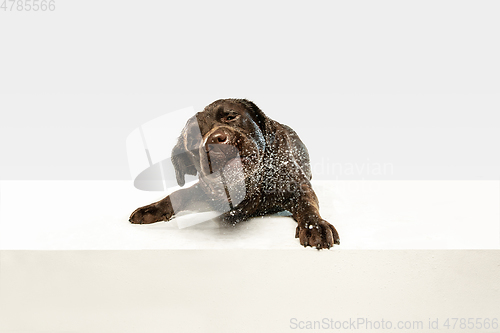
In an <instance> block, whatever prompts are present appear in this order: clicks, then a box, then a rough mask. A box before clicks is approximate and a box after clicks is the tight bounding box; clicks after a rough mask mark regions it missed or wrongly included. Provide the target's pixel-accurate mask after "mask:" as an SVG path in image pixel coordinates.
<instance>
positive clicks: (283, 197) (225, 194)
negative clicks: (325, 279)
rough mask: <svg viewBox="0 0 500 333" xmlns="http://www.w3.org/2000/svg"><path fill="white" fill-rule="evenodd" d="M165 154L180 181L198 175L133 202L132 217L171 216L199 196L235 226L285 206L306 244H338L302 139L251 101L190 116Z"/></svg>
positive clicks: (228, 102)
mask: <svg viewBox="0 0 500 333" xmlns="http://www.w3.org/2000/svg"><path fill="white" fill-rule="evenodd" d="M171 161H172V164H173V166H174V168H175V175H176V180H177V183H178V184H179V186H181V187H183V186H184V184H185V176H186V175H193V176H196V175H198V178H199V180H198V181H197V182H196V183H195V184H194V185H192V186H190V187H188V188H182V189H180V190H178V191H175V192H173V193H171V194H170V195H169V196H167V197H165V198H164V199H162V200H160V201H158V202H154V203H152V204H150V205H147V206H144V207H140V208H138V209H136V210H135V211H134V212H133V213H132V214H131V216H130V219H129V221H130V222H131V223H136V224H144V223H153V222H158V221H169V220H170V219H172V218H173V217H174V216H175V213H176V212H179V211H182V210H186V209H187V207H189V206H192V205H193V204H194V205H196V204H198V203H199V204H208V205H209V206H210V207H211V208H212V209H213V210H215V211H219V212H221V216H220V219H221V220H222V221H225V222H227V223H230V224H233V225H235V224H236V223H238V222H241V221H244V220H246V219H248V218H250V217H256V216H262V215H267V214H273V213H278V212H281V211H288V212H290V213H291V215H292V217H293V219H294V220H295V221H296V222H297V228H296V232H295V237H296V238H299V240H300V244H302V245H303V246H304V247H307V246H311V247H315V248H317V249H329V248H330V247H332V246H333V245H334V244H337V245H338V244H340V237H339V234H338V232H337V230H336V229H335V227H334V226H333V225H331V224H330V223H328V222H327V221H325V220H323V219H322V218H321V216H320V213H319V203H318V198H317V197H316V194H315V193H314V190H313V188H312V186H311V179H312V174H311V167H310V162H309V153H308V151H307V148H306V146H305V145H304V144H303V143H302V141H301V140H300V138H299V136H298V135H297V133H295V131H294V130H292V129H291V128H290V127H288V126H286V125H283V124H280V123H279V122H277V121H275V120H272V119H270V118H269V117H267V116H266V115H265V114H264V113H263V112H262V111H261V110H260V109H259V108H258V107H257V105H255V104H254V103H253V102H251V101H249V100H246V99H220V100H217V101H215V102H213V103H211V104H210V105H208V106H207V107H205V109H204V110H203V111H202V112H198V113H197V114H196V115H194V116H193V117H192V118H190V119H189V120H188V121H187V123H186V126H185V127H184V129H183V130H182V133H181V135H180V137H179V139H178V141H177V144H176V145H175V146H174V148H173V150H172V156H171Z"/></svg>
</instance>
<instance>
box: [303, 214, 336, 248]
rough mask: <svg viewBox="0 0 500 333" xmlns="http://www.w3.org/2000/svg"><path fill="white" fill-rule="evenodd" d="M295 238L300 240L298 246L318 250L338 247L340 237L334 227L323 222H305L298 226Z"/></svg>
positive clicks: (319, 220)
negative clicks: (335, 245) (334, 245)
mask: <svg viewBox="0 0 500 333" xmlns="http://www.w3.org/2000/svg"><path fill="white" fill-rule="evenodd" d="M295 238H298V239H299V240H300V244H302V245H304V247H306V246H311V247H315V248H317V249H318V250H319V249H329V248H331V247H332V246H333V244H337V245H340V237H339V234H338V232H337V230H335V227H334V226H333V225H331V224H330V223H328V222H326V221H325V220H322V219H318V220H317V221H311V222H307V223H305V224H304V225H302V226H301V225H300V224H299V225H298V226H297V229H296V232H295Z"/></svg>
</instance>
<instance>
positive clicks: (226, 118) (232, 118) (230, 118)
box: [224, 114, 239, 121]
mask: <svg viewBox="0 0 500 333" xmlns="http://www.w3.org/2000/svg"><path fill="white" fill-rule="evenodd" d="M238 116H239V115H234V114H230V115H227V116H226V117H225V118H224V120H226V121H231V120H235V119H236V118H238Z"/></svg>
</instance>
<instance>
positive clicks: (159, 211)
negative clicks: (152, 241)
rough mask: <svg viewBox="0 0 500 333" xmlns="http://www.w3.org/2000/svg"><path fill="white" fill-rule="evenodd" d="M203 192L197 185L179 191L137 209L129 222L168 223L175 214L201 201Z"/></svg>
mask: <svg viewBox="0 0 500 333" xmlns="http://www.w3.org/2000/svg"><path fill="white" fill-rule="evenodd" d="M203 197H204V195H203V192H202V191H201V189H200V186H199V183H196V184H194V185H193V186H191V187H188V188H185V189H180V190H178V191H175V192H173V193H171V194H170V195H168V196H166V197H165V198H163V199H161V200H160V201H157V202H154V203H152V204H150V205H147V206H144V207H139V208H137V209H136V210H135V211H134V212H133V213H132V214H131V215H130V219H129V221H130V222H131V223H135V224H148V223H154V222H159V221H169V220H170V219H171V218H172V217H173V216H174V215H175V214H176V213H178V212H180V211H182V210H186V209H187V208H188V207H190V206H191V205H192V204H193V203H194V202H197V201H202V200H203Z"/></svg>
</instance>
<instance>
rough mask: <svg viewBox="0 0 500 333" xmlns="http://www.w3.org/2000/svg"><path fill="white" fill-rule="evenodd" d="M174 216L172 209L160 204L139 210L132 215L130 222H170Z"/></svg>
mask: <svg viewBox="0 0 500 333" xmlns="http://www.w3.org/2000/svg"><path fill="white" fill-rule="evenodd" d="M173 215H174V212H173V209H172V207H169V206H165V205H162V204H160V203H158V202H156V203H153V204H151V205H147V206H144V207H140V208H137V209H136V210H135V211H134V212H133V213H132V214H131V215H130V219H129V221H130V222H131V223H135V224H148V223H154V222H159V221H168V220H170V219H171V218H172V216H173Z"/></svg>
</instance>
